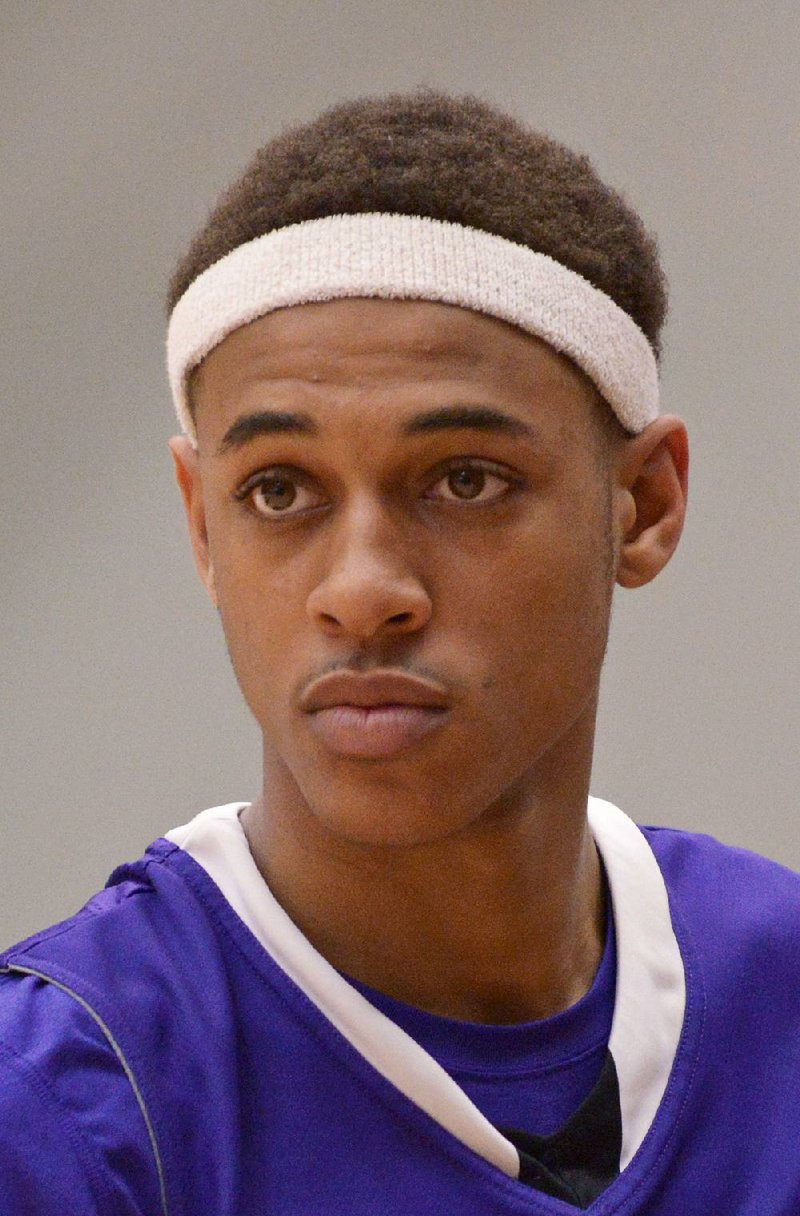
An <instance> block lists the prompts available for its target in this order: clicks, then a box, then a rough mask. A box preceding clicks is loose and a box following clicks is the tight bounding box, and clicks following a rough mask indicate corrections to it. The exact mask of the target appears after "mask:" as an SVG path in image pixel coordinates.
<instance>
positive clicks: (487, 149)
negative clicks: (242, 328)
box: [167, 89, 667, 357]
mask: <svg viewBox="0 0 800 1216" xmlns="http://www.w3.org/2000/svg"><path fill="white" fill-rule="evenodd" d="M368 211H385V212H395V213H399V214H402V215H424V216H430V217H432V218H433V219H439V220H449V221H451V222H454V223H459V224H465V225H467V226H469V227H472V228H479V229H482V230H483V231H485V232H493V233H496V234H497V235H499V236H503V237H506V238H507V239H508V240H512V241H516V242H517V243H518V244H521V245H527V246H529V247H530V248H531V249H535V250H538V251H539V252H541V253H546V254H549V255H550V257H553V258H555V259H556V261H558V262H561V263H562V264H563V265H565V266H568V267H570V269H572V270H575V271H577V272H578V273H579V274H581V275H583V277H584V278H586V279H588V280H589V281H590V282H591V283H593V284H594V285H595V286H596V287H599V288H600V290H601V291H604V292H605V293H606V295H609V296H610V297H611V298H612V300H614V301H616V303H617V304H619V306H620V307H621V308H623V309H624V310H625V311H626V312H627V313H628V314H629V315H630V316H631V317H632V318H633V320H634V321H635V322H636V324H637V325H638V326H639V328H640V329H642V330H643V331H644V333H645V335H646V336H647V338H648V340H649V342H650V345H651V346H652V348H653V351H654V353H655V355H656V357H658V355H659V354H660V333H661V327H662V325H663V322H664V318H665V316H666V310H667V291H666V281H665V277H664V274H663V271H662V268H661V265H660V263H659V258H658V251H657V245H656V242H655V239H654V238H653V236H652V235H650V234H649V233H648V232H647V231H646V230H645V227H644V225H643V223H642V221H641V219H640V218H639V216H638V215H637V214H636V212H635V211H634V210H633V209H632V208H631V207H630V206H629V205H628V204H627V203H626V202H625V200H624V199H623V198H622V196H621V195H620V194H618V193H617V192H616V191H615V190H612V189H611V188H610V187H609V186H607V185H605V183H603V182H602V181H601V180H600V178H599V177H598V175H597V173H596V171H595V169H594V167H593V166H592V164H591V162H590V161H589V159H588V158H587V157H586V156H582V155H579V154H578V153H576V152H573V151H571V150H570V149H569V148H566V147H565V146H564V145H563V144H560V143H558V142H557V141H556V140H554V139H552V138H550V137H549V136H548V135H544V134H541V133H539V132H536V131H532V130H529V129H528V128H526V127H525V126H523V124H522V123H520V122H518V121H517V120H516V119H514V118H512V117H511V116H509V115H508V114H505V113H503V112H502V111H501V110H499V109H497V108H496V107H494V106H492V105H489V104H488V103H487V102H485V101H482V100H481V99H480V98H478V97H474V96H471V95H465V96H459V97H451V96H448V95H447V94H444V93H441V92H437V91H435V90H432V89H419V90H416V91H415V92H412V93H393V94H389V95H388V96H383V97H364V98H358V99H356V100H353V101H345V102H341V103H339V104H338V105H335V106H332V107H331V108H330V109H327V110H325V111H324V113H322V114H321V115H320V116H319V117H318V118H316V119H314V120H313V121H312V122H308V123H305V124H303V125H301V126H298V127H294V128H292V129H290V130H287V131H285V132H284V133H283V134H281V135H278V136H277V137H276V138H274V139H271V140H270V141H269V142H268V143H266V144H264V146H263V147H262V148H260V149H259V151H258V152H257V153H256V154H255V157H254V158H253V160H252V161H251V163H250V164H249V165H248V167H247V168H246V169H245V171H244V173H243V174H242V175H241V177H240V178H239V179H238V180H237V181H236V182H234V183H233V185H232V186H230V187H229V189H227V190H226V191H225V192H224V194H223V195H222V197H221V198H220V200H219V202H218V203H217V205H216V207H215V208H214V210H213V211H212V213H211V215H210V216H209V218H208V220H207V221H206V223H205V224H204V225H203V227H202V228H201V229H200V231H199V232H198V233H197V235H196V236H195V237H194V239H193V240H192V242H191V244H190V246H189V248H188V250H187V252H186V254H185V256H184V257H182V258H181V260H180V262H179V263H178V266H177V268H176V270H175V273H174V274H173V276H172V279H171V282H170V285H169V292H168V300H167V305H168V311H169V312H171V311H172V309H173V308H174V306H175V304H176V303H177V301H178V300H179V299H180V297H181V296H182V295H183V293H184V292H185V291H186V289H187V287H189V285H190V284H191V283H192V281H193V280H194V279H195V278H197V276H198V275H199V274H201V273H202V272H203V271H204V270H206V269H207V268H208V267H209V266H211V265H212V264H213V263H214V262H216V261H218V260H219V259H220V258H222V257H224V256H225V254H227V253H230V252H231V250H233V249H235V248H236V247H237V246H238V245H242V244H244V243H245V242H246V241H250V240H253V239H255V238H256V237H258V236H262V235H263V234H264V233H266V232H271V231H272V230H273V229H275V228H283V227H285V226H286V225H288V224H296V223H300V222H301V221H303V220H310V219H317V218H319V217H321V216H326V215H342V214H352V213H358V212H368Z"/></svg>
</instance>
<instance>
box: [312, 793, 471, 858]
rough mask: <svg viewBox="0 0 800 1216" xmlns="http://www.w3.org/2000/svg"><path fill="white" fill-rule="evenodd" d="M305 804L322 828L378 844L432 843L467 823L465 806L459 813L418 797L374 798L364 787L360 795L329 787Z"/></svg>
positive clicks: (344, 837) (354, 841)
mask: <svg viewBox="0 0 800 1216" xmlns="http://www.w3.org/2000/svg"><path fill="white" fill-rule="evenodd" d="M307 805H308V808H309V811H310V813H311V815H312V816H313V817H314V819H315V820H316V821H317V823H318V824H319V825H320V827H321V828H322V829H323V830H324V831H325V832H327V833H329V834H330V835H332V836H335V837H338V838H339V839H340V840H343V841H347V842H348V843H350V844H356V845H358V844H361V845H365V846H372V847H377V848H380V847H386V848H410V847H413V846H415V845H426V844H433V843H435V842H436V841H437V840H444V839H445V838H446V837H448V836H451V835H453V833H455V832H458V831H459V830H461V829H462V828H463V827H465V826H467V821H468V818H469V816H468V814H467V812H466V809H465V808H462V810H461V814H460V816H459V815H458V814H454V813H453V807H452V806H449V807H443V806H436V805H435V804H433V805H432V804H431V803H430V802H428V803H425V804H420V802H419V800H418V799H408V798H398V797H392V796H391V794H389V796H386V794H384V797H383V798H375V797H374V796H371V795H370V794H366V795H365V794H364V792H363V791H361V795H360V796H359V795H358V794H355V795H354V794H353V793H351V792H349V791H347V792H345V791H343V792H342V794H341V795H339V796H337V795H335V794H332V791H331V790H330V788H329V789H328V790H327V791H326V793H325V794H324V795H322V796H321V797H317V798H315V797H313V795H312V796H311V797H310V798H308V799H307Z"/></svg>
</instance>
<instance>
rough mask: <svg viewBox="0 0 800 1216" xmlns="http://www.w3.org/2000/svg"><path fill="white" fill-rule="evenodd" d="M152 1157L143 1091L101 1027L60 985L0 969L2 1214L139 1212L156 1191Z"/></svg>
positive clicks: (125, 1215)
mask: <svg viewBox="0 0 800 1216" xmlns="http://www.w3.org/2000/svg"><path fill="white" fill-rule="evenodd" d="M148 1157H149V1145H148V1143H147V1135H146V1128H145V1127H144V1123H143V1121H142V1118H141V1113H140V1111H139V1110H138V1107H137V1103H136V1098H135V1096H134V1094H133V1091H132V1090H131V1087H130V1084H129V1082H128V1078H127V1077H126V1075H125V1072H124V1070H123V1068H122V1067H121V1065H120V1061H119V1059H118V1058H117V1056H116V1055H115V1053H114V1051H113V1049H112V1047H111V1045H110V1044H109V1042H108V1041H107V1039H106V1038H105V1036H104V1034H103V1032H102V1031H101V1029H100V1027H99V1026H97V1024H96V1023H95V1022H94V1021H93V1019H92V1018H91V1017H90V1015H89V1014H88V1013H87V1012H86V1010H84V1009H83V1008H82V1007H81V1005H80V1004H79V1003H78V1002H77V1001H75V1000H73V999H72V998H71V997H70V996H69V995H68V994H67V993H65V992H63V991H62V990H60V989H58V988H57V987H55V986H54V985H52V984H49V983H46V982H44V981H43V980H40V979H38V978H37V977H35V976H31V975H25V974H22V973H12V972H5V973H3V974H0V1176H2V1178H3V1186H2V1188H0V1216H6V1213H8V1216H11V1213H12V1212H13V1213H15V1214H16V1213H18V1212H23V1211H24V1212H26V1213H31V1216H33V1214H34V1213H37V1214H38V1213H40V1212H41V1213H42V1216H44V1213H52V1212H55V1211H59V1210H64V1211H80V1212H85V1213H87V1216H90V1214H91V1213H95V1212H98V1213H99V1212H104V1211H114V1212H119V1213H120V1214H121V1216H137V1214H140V1213H142V1212H143V1211H145V1210H147V1205H148V1204H151V1203H152V1202H153V1201H154V1200H155V1201H156V1202H157V1199H158V1193H157V1191H156V1193H155V1195H153V1193H152V1192H153V1188H152V1185H149V1184H148V1179H149V1178H150V1177H151V1175H152V1173H153V1167H152V1161H151V1160H149V1159H148ZM121 1160H126V1161H128V1162H129V1163H130V1165H131V1168H132V1170H134V1171H135V1172H134V1173H132V1174H131V1175H130V1177H129V1178H125V1177H122V1176H121V1175H120V1173H119V1171H118V1168H117V1166H118V1163H119V1162H120V1161H121ZM133 1178H137V1181H136V1184H135V1189H136V1192H137V1196H138V1198H137V1197H136V1196H135V1195H134V1193H133V1189H132V1179H133ZM140 1199H143V1200H144V1202H145V1206H144V1207H143V1206H142V1205H141V1204H140V1202H139V1200H140ZM152 1210H154V1211H157V1210H158V1207H157V1206H156V1207H154V1208H153V1209H152Z"/></svg>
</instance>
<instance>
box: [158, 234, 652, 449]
mask: <svg viewBox="0 0 800 1216" xmlns="http://www.w3.org/2000/svg"><path fill="white" fill-rule="evenodd" d="M364 296H366V297H371V296H379V297H382V298H385V299H400V300H436V301H439V302H440V303H442V304H457V305H460V306H461V307H462V308H470V309H472V310H473V311H475V312H480V313H486V314H488V315H489V316H492V317H499V318H500V319H501V320H503V321H510V322H511V323H512V324H513V325H517V326H519V328H520V329H523V330H525V331H526V332H527V333H531V334H535V335H536V336H537V337H539V338H543V339H544V341H545V342H548V343H549V344H550V345H551V346H553V347H555V349H556V350H558V351H561V352H562V353H563V354H565V355H568V356H569V357H570V358H571V359H572V360H573V361H574V362H575V363H577V365H578V367H580V368H582V370H583V371H584V372H585V373H586V374H587V376H589V378H590V379H591V380H592V381H593V382H594V383H595V385H596V386H597V388H598V389H599V390H600V392H601V394H602V395H603V397H604V398H605V400H606V401H607V402H608V404H609V405H610V406H611V408H612V409H613V411H614V413H615V414H616V415H617V418H618V419H619V420H620V422H621V423H622V425H623V426H624V427H625V429H626V430H628V431H630V432H633V433H638V432H639V431H641V430H643V429H644V427H646V426H647V424H648V423H649V422H652V420H653V419H654V418H655V417H657V415H658V369H657V367H656V361H655V356H654V354H653V350H652V347H651V346H650V343H649V342H648V340H647V338H646V337H645V335H644V334H643V333H642V331H641V329H639V327H638V325H636V323H635V322H634V321H633V320H632V318H631V317H630V316H628V314H627V312H625V311H624V309H622V308H620V307H619V305H618V304H615V303H614V301H613V300H612V299H611V298H610V297H609V296H607V295H606V294H605V292H603V291H600V290H599V289H598V288H597V287H594V286H592V284H591V283H589V282H588V281H587V280H586V279H584V278H583V276H582V275H579V274H577V273H576V272H575V271H574V270H569V269H568V268H567V267H566V266H562V265H561V263H560V262H556V261H555V260H554V259H553V258H551V257H548V256H547V254H544V253H536V252H535V251H534V250H533V249H528V248H527V246H525V245H517V244H515V243H514V242H513V241H508V240H506V239H505V237H501V236H496V235H494V234H493V233H490V232H481V231H480V230H479V229H477V228H466V227H464V226H462V225H461V224H450V223H446V222H444V221H442V220H434V219H429V218H427V217H425V216H417V215H394V214H382V213H369V214H363V215H331V216H326V217H325V218H323V219H318V220H306V221H305V222H304V223H301V224H292V225H290V226H288V227H286V228H277V229H275V230H273V231H272V232H268V233H266V234H265V235H264V236H260V237H256V239H255V240H252V241H248V242H247V243H246V244H244V245H239V246H238V248H236V249H234V250H232V252H231V253H229V254H226V256H225V257H223V258H220V260H219V261H218V262H215V263H214V264H213V265H212V266H209V268H208V269H207V270H204V271H203V273H202V274H200V275H198V277H197V278H196V279H195V280H194V281H193V282H192V283H191V284H190V286H189V287H188V288H187V289H186V291H185V292H184V294H183V295H182V296H181V298H180V299H179V300H178V303H177V304H176V305H175V308H174V310H173V312H172V316H171V317H170V321H169V329H168V333H167V367H168V372H169V381H170V387H171V389H172V396H173V400H174V402H175V410H176V413H177V415H178V420H179V421H180V424H181V426H182V427H183V430H184V432H185V433H186V434H187V435H188V436H189V437H190V439H191V440H192V443H193V444H194V446H195V447H196V446H197V438H196V434H195V429H194V424H193V422H192V418H191V414H190V412H189V403H188V400H187V395H186V380H187V377H188V375H189V373H190V372H191V371H192V369H193V368H194V367H196V366H197V364H198V363H200V361H201V360H202V359H203V358H205V356H206V355H207V354H208V353H209V351H211V350H213V348H214V347H215V346H218V345H219V343H220V342H221V341H222V340H223V338H225V337H226V336H227V335H228V334H229V333H231V332H232V331H233V330H234V329H238V328H239V326H241V325H246V324H247V323H248V322H249V321H254V320H255V319H256V318H257V317H261V316H264V315H265V314H266V313H268V312H272V311H273V310H275V309H277V308H287V307H289V306H290V305H293V304H308V303H311V302H314V301H323V300H337V299H342V298H344V297H364Z"/></svg>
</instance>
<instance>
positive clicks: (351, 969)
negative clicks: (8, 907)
mask: <svg viewBox="0 0 800 1216" xmlns="http://www.w3.org/2000/svg"><path fill="white" fill-rule="evenodd" d="M169 311H170V328H169V338H168V359H169V371H170V379H171V384H172V389H173V393H174V397H175V404H176V408H177V411H178V416H179V418H180V421H181V424H182V427H183V431H184V434H183V435H182V436H180V437H176V438H174V439H172V440H171V441H170V447H171V451H172V456H173V459H174V463H175V469H176V474H177V480H178V484H179V486H180V490H181V494H182V497H183V502H184V506H185V510H186V516H187V519H188V524H189V532H190V536H191V541H192V545H193V549H194V555H195V559H196V563H197V567H198V571H199V573H200V577H201V579H202V581H203V584H204V585H205V588H206V590H207V592H208V594H209V596H210V598H211V600H212V602H213V603H214V605H215V606H216V607H217V609H218V611H219V614H220V617H221V621H222V627H223V629H224V633H225V637H226V640H227V644H228V648H229V651H230V656H231V660H232V663H233V667H234V669H235V672H236V675H237V678H238V680H239V683H240V686H241V689H242V692H243V695H244V697H245V699H246V701H247V703H248V705H249V707H250V709H251V710H252V712H253V714H254V715H255V717H256V719H257V721H258V723H259V725H260V727H261V730H262V735H263V766H264V780H263V789H262V792H261V795H260V797H259V798H258V799H257V800H256V801H255V802H253V803H252V804H248V803H232V804H229V805H226V806H223V807H216V808H212V809H210V810H207V811H203V812H202V813H201V814H199V815H198V816H197V817H196V818H194V819H193V820H192V821H191V822H190V823H188V824H186V825H185V826H183V827H178V828H175V829H173V830H171V831H169V832H167V833H166V836H165V837H164V838H162V839H160V840H158V841H156V842H155V843H154V844H153V845H151V846H150V848H149V849H148V850H147V852H146V853H145V855H144V857H143V858H142V859H141V860H139V861H137V862H135V863H134V864H132V865H126V866H122V867H120V868H119V869H118V870H117V871H115V873H114V874H113V875H112V876H111V878H110V879H109V883H108V885H107V887H106V888H105V890H104V891H102V892H100V893H99V894H98V895H96V896H95V897H94V898H93V899H91V900H90V901H89V903H88V904H87V905H86V907H85V908H84V909H83V910H82V911H81V912H79V913H78V914H77V915H76V916H74V917H72V918H70V919H69V920H67V921H66V922H64V923H63V924H61V925H58V926H55V927H54V928H52V929H49V930H46V931H45V932H43V933H41V934H38V935H36V936H34V937H33V938H31V939H29V940H28V941H27V942H23V943H21V944H20V945H18V946H16V947H14V948H13V949H11V950H8V951H7V952H6V953H5V955H4V956H2V957H1V958H0V966H2V975H0V1069H1V1070H2V1081H0V1128H1V1129H2V1134H0V1162H1V1163H2V1174H1V1176H2V1186H0V1212H2V1213H4V1214H5V1213H8V1216H11V1214H12V1213H13V1214H14V1216H20V1214H21V1213H31V1214H34V1213H35V1214H37V1216H38V1214H40V1213H45V1212H47V1213H51V1212H63V1211H71V1212H81V1213H82V1214H87V1216H88V1214H90V1213H114V1214H115V1216H116V1214H131V1216H133V1214H134V1213H135V1214H137V1216H144V1214H147V1216H151V1214H153V1213H163V1214H166V1213H170V1214H171V1216H198V1214H200V1213H202V1214H203V1216H255V1214H256V1213H258V1214H259V1216H262V1214H264V1213H280V1214H284V1213H285V1214H295V1213H297V1214H300V1213H303V1214H309V1213H330V1214H334V1213H342V1214H343V1213H347V1214H348V1216H356V1214H366V1213H370V1214H372V1216H374V1214H376V1213H380V1214H381V1216H400V1214H401V1213H402V1214H403V1216H412V1214H413V1216H434V1214H436V1216H439V1214H443V1213H446V1214H447V1216H453V1214H456V1213H475V1214H476V1216H477V1214H486V1216H511V1214H516V1216H522V1214H524V1213H531V1214H534V1213H537V1214H539V1216H547V1214H552V1216H556V1214H557V1213H568V1212H569V1211H574V1210H576V1209H587V1208H589V1209H591V1211H594V1212H597V1213H612V1212H613V1213H615V1216H633V1214H634V1213H636V1214H639V1213H642V1214H643V1213H649V1214H653V1216H676V1214H677V1213H680V1214H681V1216H693V1214H695V1213H696V1214H698V1216H699V1214H701V1213H702V1216H708V1214H709V1213H725V1214H726V1216H733V1214H734V1213H736V1214H739V1216H756V1214H758V1216H766V1214H771V1216H778V1214H787V1216H788V1214H789V1213H796V1212H798V1211H800V1154H798V1152H797V1147H796V1136H797V1128H798V1126H800V1087H799V1086H798V1084H797V1064H798V1054H800V1035H798V1029H799V1028H800V983H798V978H800V975H799V974H798V973H799V972H800V968H798V963H797V957H796V944H795V943H796V941H797V932H798V928H800V880H799V879H798V878H797V877H796V876H795V875H793V874H791V873H789V872H788V871H786V870H784V869H782V868H781V867H779V866H777V865H775V864H773V863H771V862H768V861H765V860H763V859H760V858H757V857H754V856H752V855H750V854H746V853H743V852H741V851H738V850H735V849H731V848H728V847H725V846H722V845H720V844H719V843H717V842H715V841H713V840H711V839H709V838H708V837H704V836H697V835H693V834H689V833H685V832H678V831H672V830H667V829H657V828H639V827H637V826H635V824H634V822H633V819H631V818H629V817H628V816H627V815H626V814H623V812H622V811H621V810H619V809H617V808H616V807H614V806H612V805H611V804H610V803H607V802H603V801H601V800H598V799H595V798H592V797H590V796H589V779H590V774H591V767H592V752H593V740H594V730H595V717H596V710H597V700H598V687H599V680H600V671H601V667H602V663H603V656H604V652H605V647H606V641H607V635H608V626H609V614H610V609H611V601H612V593H613V590H614V587H615V585H616V584H619V585H620V586H622V587H623V588H636V587H639V586H642V585H644V584H646V583H648V582H649V581H650V580H651V579H653V578H654V577H655V576H656V575H657V574H658V573H659V571H660V570H661V569H662V568H663V567H664V566H665V565H666V563H667V562H668V561H669V559H670V557H671V556H672V554H673V552H674V551H675V548H676V546H677V544H678V541H679V538H680V535H681V530H682V527H683V521H684V513H685V508H686V495H687V466H688V447H687V435H686V429H685V427H684V425H683V423H682V422H681V420H680V419H679V418H677V417H674V416H662V415H660V414H659V411H658V386H657V371H656V360H657V356H658V352H659V332H660V328H661V324H662V321H663V319H664V314H665V289H664V282H663V277H662V274H661V270H660V268H659V264H658V259H657V254H656V249H655V245H654V242H653V241H652V239H651V238H650V237H649V236H648V235H647V234H646V232H645V231H644V229H643V227H642V224H641V222H640V221H639V219H638V218H637V217H636V216H635V215H634V214H633V213H632V212H631V210H630V209H629V208H628V206H627V205H626V204H625V203H624V201H623V200H622V199H621V198H620V197H619V196H618V195H617V194H616V193H614V192H613V191H612V190H610V189H609V188H607V187H606V186H605V185H603V183H601V182H600V181H599V180H598V178H597V176H596V174H595V172H594V170H593V169H592V167H591V165H590V164H589V163H588V162H587V161H586V160H585V159H584V158H581V157H578V156H576V155H574V154H573V153H571V152H569V151H568V150H566V149H565V148H563V147H561V146H560V145H558V144H556V143H554V142H553V141H551V140H550V139H547V138H545V137H543V136H540V135H537V134H534V133H531V132H529V131H527V130H525V129H524V128H522V127H521V126H520V125H519V124H517V123H516V122H514V121H512V120H511V119H509V118H507V117H505V116H504V115H502V114H499V113H497V112H496V111H494V110H493V109H491V108H490V107H488V106H486V105H484V104H483V103H480V102H478V101H476V100H475V99H471V98H460V99H452V98H447V97H444V96H440V95H436V94H432V93H427V92H423V93H420V94H414V95H412V96H399V97H396V96H393V97H388V98H383V99H377V100H366V101H358V102H354V103H350V104H346V105H341V106H338V107H335V108H334V109H333V110H331V111H329V112H327V113H326V114H324V115H322V117H321V118H319V119H318V120H317V121H315V122H313V123H310V124H308V125H306V126H304V127H302V128H299V129H297V130H294V131H291V132H289V133H288V134H285V135H283V136H281V137H279V138H277V139H275V140H273V141H272V142H271V143H269V144H268V145H267V146H266V147H265V148H263V149H262V150H261V151H260V152H259V153H258V155H257V157H256V159H255V160H254V162H253V163H252V165H251V166H250V168H249V169H248V170H247V172H246V173H245V175H244V176H243V177H242V178H241V179H240V180H239V181H238V182H237V183H236V184H235V185H234V186H233V187H232V188H231V189H230V190H229V191H228V192H227V194H226V195H225V196H224V197H223V199H222V200H221V202H220V204H219V206H218V208H217V209H216V211H215V212H214V213H213V214H212V216H211V218H210V219H209V221H208V222H207V224H206V225H205V227H204V228H203V230H202V232H201V233H200V234H199V235H198V236H197V237H196V239H195V241H194V242H193V244H192V246H191V248H190V250H189V252H188V254H187V256H186V257H185V259H184V260H183V261H182V262H181V264H180V266H179V268H178V270H177V273H176V275H175V277H174V279H173V282H172V286H171V291H170V300H169ZM643 694H646V685H643V687H642V689H640V690H637V695H643ZM628 811H629V813H630V815H632V816H633V818H635V816H636V808H635V807H631V808H628Z"/></svg>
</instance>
